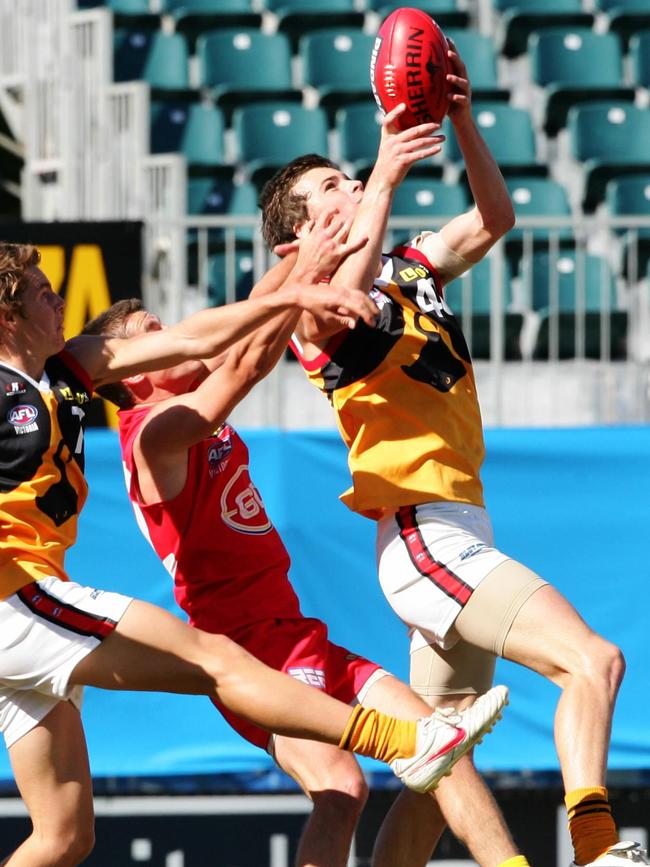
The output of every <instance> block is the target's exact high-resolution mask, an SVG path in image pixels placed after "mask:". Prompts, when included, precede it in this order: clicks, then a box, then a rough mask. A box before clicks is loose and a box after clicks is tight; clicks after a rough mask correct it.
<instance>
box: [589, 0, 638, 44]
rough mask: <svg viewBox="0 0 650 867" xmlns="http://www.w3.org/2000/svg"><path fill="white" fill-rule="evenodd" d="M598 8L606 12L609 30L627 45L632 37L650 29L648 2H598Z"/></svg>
mask: <svg viewBox="0 0 650 867" xmlns="http://www.w3.org/2000/svg"><path fill="white" fill-rule="evenodd" d="M596 8H597V9H600V10H601V12H606V13H607V17H608V20H609V29H610V30H612V31H613V32H615V33H618V35H619V36H620V37H621V38H622V40H623V43H624V45H627V44H628V42H629V39H630V37H631V36H633V35H634V34H635V33H638V32H639V31H640V30H645V29H647V28H649V27H650V4H649V3H648V0H596Z"/></svg>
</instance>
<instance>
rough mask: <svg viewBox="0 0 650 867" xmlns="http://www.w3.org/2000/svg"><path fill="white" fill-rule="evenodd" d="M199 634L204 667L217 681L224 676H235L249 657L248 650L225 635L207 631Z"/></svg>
mask: <svg viewBox="0 0 650 867" xmlns="http://www.w3.org/2000/svg"><path fill="white" fill-rule="evenodd" d="M199 635H200V639H199V640H200V643H201V647H202V649H203V665H204V668H205V670H206V672H207V673H208V675H209V676H210V677H211V679H213V680H215V681H216V682H217V683H219V682H220V681H222V680H223V679H224V677H226V676H236V675H237V672H238V671H239V668H240V666H241V665H242V664H243V663H244V662H245V661H246V660H247V659H249V654H248V652H247V651H246V650H244V648H243V647H240V645H239V644H237V643H236V642H234V641H233V640H232V639H230V638H228V637H227V636H226V635H213V634H210V633H207V632H202V633H200V634H199Z"/></svg>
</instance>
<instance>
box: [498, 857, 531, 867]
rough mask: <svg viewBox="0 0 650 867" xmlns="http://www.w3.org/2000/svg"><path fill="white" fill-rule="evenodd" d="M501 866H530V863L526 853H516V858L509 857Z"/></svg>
mask: <svg viewBox="0 0 650 867" xmlns="http://www.w3.org/2000/svg"><path fill="white" fill-rule="evenodd" d="M499 867H530V864H529V863H528V859H527V858H525V857H524V855H515V857H514V858H508V860H507V861H504V862H503V863H502V864H499Z"/></svg>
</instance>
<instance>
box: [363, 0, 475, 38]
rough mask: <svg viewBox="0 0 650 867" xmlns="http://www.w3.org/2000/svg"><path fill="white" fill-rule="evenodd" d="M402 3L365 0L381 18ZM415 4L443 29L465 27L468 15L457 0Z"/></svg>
mask: <svg viewBox="0 0 650 867" xmlns="http://www.w3.org/2000/svg"><path fill="white" fill-rule="evenodd" d="M404 5H405V4H404V0H367V8H368V9H370V10H372V11H374V12H377V13H378V14H379V15H380V17H381V18H386V17H387V16H388V15H390V13H391V12H393V11H394V10H395V9H398V8H399V7H400V6H404ZM415 5H416V6H417V8H418V9H420V10H421V11H422V12H426V13H427V14H428V15H431V17H432V18H435V20H436V21H437V22H438V24H439V25H440V26H441V27H442V28H444V29H445V31H446V30H447V28H448V27H467V25H468V24H469V15H468V13H467V12H466V11H465V10H464V9H460V8H459V7H458V2H457V0H418V3H417V4H415Z"/></svg>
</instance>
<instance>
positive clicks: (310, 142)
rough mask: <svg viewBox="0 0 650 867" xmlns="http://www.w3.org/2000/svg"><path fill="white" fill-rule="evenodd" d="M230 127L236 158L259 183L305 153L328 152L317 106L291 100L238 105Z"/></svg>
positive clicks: (323, 119)
mask: <svg viewBox="0 0 650 867" xmlns="http://www.w3.org/2000/svg"><path fill="white" fill-rule="evenodd" d="M233 130H234V132H235V135H236V138H237V142H238V154H239V160H240V161H243V162H245V163H247V164H248V165H247V166H246V169H247V172H248V173H249V177H250V178H251V180H252V181H253V183H255V185H256V186H259V185H260V184H261V183H263V182H264V180H266V179H267V178H268V177H269V175H270V174H272V173H273V171H275V169H277V168H278V167H279V166H282V165H284V164H285V163H287V162H289V160H292V159H293V158H294V157H297V156H300V155H301V154H306V153H319V154H322V155H323V156H327V153H328V147H327V118H326V116H325V112H324V111H323V110H322V109H320V108H313V109H308V108H303V106H301V105H296V104H295V103H291V102H264V103H252V104H251V105H247V106H243V107H242V108H237V109H235V111H234V112H233Z"/></svg>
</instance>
